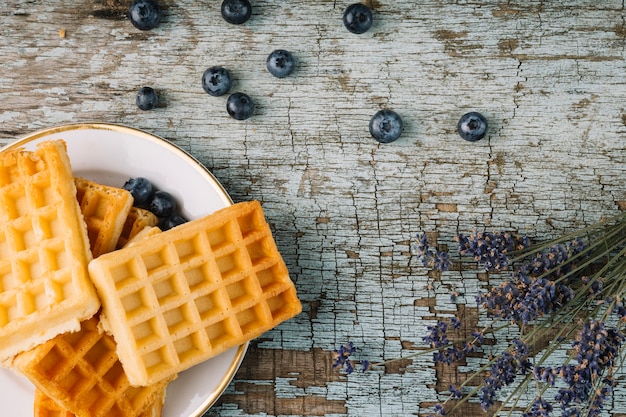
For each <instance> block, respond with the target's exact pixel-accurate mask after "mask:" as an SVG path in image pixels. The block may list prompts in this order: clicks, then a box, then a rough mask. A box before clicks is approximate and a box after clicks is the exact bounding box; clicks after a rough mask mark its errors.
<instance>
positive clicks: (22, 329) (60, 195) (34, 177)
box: [0, 140, 100, 363]
mask: <svg viewBox="0 0 626 417" xmlns="http://www.w3.org/2000/svg"><path fill="white" fill-rule="evenodd" d="M90 259H91V252H90V251H89V240H88V238H87V229H86V227H85V223H84V222H83V217H82V215H81V212H80V208H79V206H78V202H77V201H76V186H75V185H74V176H73V175H72V170H71V166H70V161H69V158H68V156H67V151H66V147H65V143H64V142H63V141H60V140H59V141H46V142H43V143H41V144H39V145H38V146H37V149H36V150H35V151H27V150H25V149H21V148H19V149H14V150H7V151H4V152H1V153H0V361H2V362H3V363H6V362H8V361H9V360H10V359H11V357H13V356H14V355H15V354H17V353H18V352H20V351H23V350H26V349H30V348H32V347H33V346H36V345H37V344H39V343H43V342H44V341H46V340H48V339H51V338H53V337H54V336H56V335H58V334H61V333H63V332H66V331H70V330H74V331H76V330H78V329H79V328H80V321H81V320H83V319H86V318H89V317H91V316H92V315H93V314H94V313H95V312H96V311H97V310H98V308H99V306H100V301H99V299H98V297H97V295H96V292H95V289H94V287H93V285H92V284H91V282H90V280H89V276H88V274H87V263H88V262H89V260H90Z"/></svg>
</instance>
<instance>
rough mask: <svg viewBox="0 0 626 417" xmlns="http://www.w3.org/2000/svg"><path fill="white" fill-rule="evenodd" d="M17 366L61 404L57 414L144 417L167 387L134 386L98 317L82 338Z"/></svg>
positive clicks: (52, 345)
mask: <svg viewBox="0 0 626 417" xmlns="http://www.w3.org/2000/svg"><path fill="white" fill-rule="evenodd" d="M16 364H17V367H18V369H20V371H21V372H22V373H24V375H26V376H27V377H28V378H29V379H30V380H31V381H32V382H33V383H34V384H35V386H37V387H38V389H39V390H41V392H42V393H43V394H44V396H47V397H50V398H54V399H55V400H56V402H57V411H58V410H59V409H60V410H67V411H70V412H72V413H73V414H75V415H76V416H77V417H105V416H107V417H135V416H139V415H141V413H142V412H144V411H145V410H146V409H147V408H148V407H149V406H150V404H151V403H152V402H153V401H154V400H155V398H156V397H157V396H158V395H159V392H160V391H162V390H164V389H165V383H159V384H157V385H154V386H150V387H133V386H130V383H129V381H128V378H127V377H126V375H125V373H124V370H123V367H122V364H121V363H120V362H119V360H118V357H117V354H116V344H115V341H114V339H113V337H111V336H109V335H107V334H104V333H101V332H100V331H99V329H98V319H97V317H93V318H91V319H89V320H86V321H84V322H83V323H82V324H81V330H80V331H79V332H72V333H66V334H63V335H59V336H57V337H56V338H55V339H53V340H51V341H49V342H47V343H45V344H43V345H40V346H38V347H37V348H35V349H33V350H32V351H29V352H25V353H23V354H20V355H18V357H17V359H16ZM60 415H63V414H60Z"/></svg>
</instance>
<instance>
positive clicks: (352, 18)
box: [343, 3, 373, 35]
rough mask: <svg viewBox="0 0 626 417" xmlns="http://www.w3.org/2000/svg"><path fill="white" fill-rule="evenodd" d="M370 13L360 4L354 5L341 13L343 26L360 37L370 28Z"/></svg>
mask: <svg viewBox="0 0 626 417" xmlns="http://www.w3.org/2000/svg"><path fill="white" fill-rule="evenodd" d="M372 22H373V18H372V11H371V10H370V8H369V7H367V6H366V5H364V4H362V3H354V4H351V5H350V6H348V7H347V8H346V10H345V11H344V13H343V24H344V25H345V27H346V29H348V30H349V31H350V32H352V33H356V34H357V35H360V34H361V33H365V32H367V31H368V30H369V28H370V27H372Z"/></svg>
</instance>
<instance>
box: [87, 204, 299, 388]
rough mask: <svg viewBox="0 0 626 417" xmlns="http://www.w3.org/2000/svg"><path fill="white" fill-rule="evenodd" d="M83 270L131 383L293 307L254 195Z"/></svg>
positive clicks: (179, 365) (195, 358) (187, 362)
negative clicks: (89, 275)
mask: <svg viewBox="0 0 626 417" xmlns="http://www.w3.org/2000/svg"><path fill="white" fill-rule="evenodd" d="M89 271H90V273H91V277H92V280H93V281H94V284H95V285H96V288H97V289H98V292H99V294H100V297H101V299H102V305H103V313H104V314H105V315H106V321H105V323H106V326H107V327H108V328H109V329H110V331H111V332H112V333H113V335H114V337H115V340H116V341H117V342H118V355H119V357H120V360H121V362H122V364H123V365H124V370H125V371H126V374H127V375H128V378H129V380H130V381H131V383H132V384H135V385H149V384H153V383H155V382H157V381H160V380H162V379H163V378H168V377H170V376H171V375H174V374H177V373H179V372H181V371H183V370H184V369H187V368H189V367H191V366H192V365H194V364H197V363H199V362H202V361H204V360H206V359H208V358H210V357H213V356H215V355H217V354H219V353H222V352H224V351H225V350H227V349H229V348H231V347H234V346H237V345H240V344H242V343H244V342H246V341H248V340H250V339H253V338H255V337H257V336H259V335H260V334H262V333H263V332H265V331H267V330H269V329H271V328H273V327H275V326H276V325H278V324H279V323H281V322H282V321H284V320H287V319H289V318H291V317H293V316H295V315H296V314H298V313H299V312H300V311H301V309H302V306H301V304H300V301H299V300H298V297H297V295H296V289H295V286H294V284H293V282H292V281H291V279H290V278H289V273H288V271H287V267H286V266H285V263H284V261H283V259H282V257H281V256H280V254H279V253H278V249H277V247H276V243H275V242H274V239H273V237H272V235H271V231H270V228H269V226H268V224H267V222H266V221H265V217H264V214H263V211H262V209H261V205H260V204H259V202H257V201H253V202H247V203H239V204H235V205H232V206H229V207H227V208H224V209H222V210H219V211H217V212H215V213H213V214H211V215H208V216H206V217H203V218H200V219H197V220H193V221H190V222H188V223H184V224H182V225H179V226H177V227H175V228H172V229H169V230H167V231H164V232H162V233H158V234H155V235H153V236H149V237H146V238H144V239H142V240H140V241H138V242H137V243H136V244H133V245H132V246H128V247H125V248H123V249H120V250H117V251H115V252H112V253H109V254H105V255H102V256H101V257H99V258H97V259H94V260H93V261H92V262H91V263H90V265H89Z"/></svg>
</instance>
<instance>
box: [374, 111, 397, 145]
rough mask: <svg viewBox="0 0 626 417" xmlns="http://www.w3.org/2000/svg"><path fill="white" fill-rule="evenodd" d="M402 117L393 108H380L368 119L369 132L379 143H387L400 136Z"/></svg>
mask: <svg viewBox="0 0 626 417" xmlns="http://www.w3.org/2000/svg"><path fill="white" fill-rule="evenodd" d="M401 133H402V119H401V118H400V116H399V115H398V113H396V112H395V111H393V110H380V111H378V112H376V114H375V115H374V116H372V119H371V120H370V134H371V135H372V137H373V138H374V139H376V140H377V141H379V142H380V143H389V142H393V141H394V140H396V139H398V138H399V137H400V134H401Z"/></svg>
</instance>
